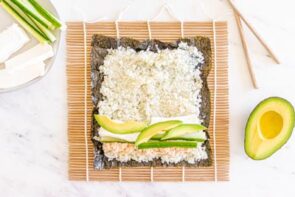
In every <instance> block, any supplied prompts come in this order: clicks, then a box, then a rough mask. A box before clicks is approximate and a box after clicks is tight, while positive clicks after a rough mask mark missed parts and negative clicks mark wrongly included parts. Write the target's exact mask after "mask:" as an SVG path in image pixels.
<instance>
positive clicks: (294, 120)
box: [244, 96, 295, 160]
mask: <svg viewBox="0 0 295 197" xmlns="http://www.w3.org/2000/svg"><path fill="white" fill-rule="evenodd" d="M271 101H276V102H282V103H285V104H286V105H288V106H289V107H290V108H291V109H292V110H291V111H292V112H291V116H292V117H291V124H290V127H289V129H290V131H289V132H287V136H286V137H285V138H284V140H282V142H281V143H279V145H277V146H276V147H274V148H273V150H272V151H269V153H268V154H266V155H265V156H263V157H257V156H255V155H254V154H252V153H250V152H249V151H248V150H247V144H248V143H247V134H248V132H250V131H248V129H249V127H250V124H251V121H252V119H253V118H254V117H255V113H256V112H257V110H259V109H260V108H261V107H262V106H264V105H266V104H267V103H268V102H271ZM294 127H295V109H294V107H293V105H292V104H291V103H290V102H289V101H288V100H286V99H284V98H281V97H278V96H274V97H268V98H266V99H264V100H262V101H261V102H260V103H259V104H257V105H256V107H255V108H254V109H253V110H252V112H251V113H250V116H249V118H248V120H247V123H246V127H245V136H244V151H245V153H246V154H247V155H248V156H249V157H250V158H251V159H253V160H264V159H267V158H269V157H270V156H272V155H273V154H274V153H276V152H277V151H278V150H279V149H280V148H282V147H283V146H284V145H285V144H286V143H287V141H288V140H289V138H290V137H291V135H292V133H293V128H294Z"/></svg>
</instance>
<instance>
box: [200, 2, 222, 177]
mask: <svg viewBox="0 0 295 197" xmlns="http://www.w3.org/2000/svg"><path fill="white" fill-rule="evenodd" d="M198 2H199V4H200V8H201V10H202V12H203V13H204V14H205V15H206V16H207V17H208V18H209V19H210V20H212V31H213V50H214V51H213V53H214V54H213V56H214V95H213V124H212V125H213V126H212V127H213V132H212V133H213V149H214V152H213V157H214V181H215V182H217V181H218V169H217V166H218V163H217V154H216V110H217V106H216V102H217V84H218V83H217V58H216V56H217V52H216V47H217V43H216V20H217V19H215V12H214V10H213V17H211V16H210V15H209V14H208V13H207V11H206V9H205V7H204V4H203V2H202V1H198Z"/></svg>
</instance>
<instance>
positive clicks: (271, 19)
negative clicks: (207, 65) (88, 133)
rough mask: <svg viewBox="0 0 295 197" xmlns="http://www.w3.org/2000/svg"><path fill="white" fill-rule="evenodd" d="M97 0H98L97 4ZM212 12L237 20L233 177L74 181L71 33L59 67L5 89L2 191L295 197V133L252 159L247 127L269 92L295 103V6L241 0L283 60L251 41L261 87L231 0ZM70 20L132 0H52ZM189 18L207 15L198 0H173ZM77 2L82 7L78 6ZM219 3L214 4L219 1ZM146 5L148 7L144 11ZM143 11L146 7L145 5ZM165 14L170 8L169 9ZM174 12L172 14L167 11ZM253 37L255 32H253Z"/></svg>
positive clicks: (1, 100) (134, 8)
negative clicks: (70, 166)
mask: <svg viewBox="0 0 295 197" xmlns="http://www.w3.org/2000/svg"><path fill="white" fill-rule="evenodd" d="M91 1H92V2H91ZM202 1H203V2H204V7H205V8H206V9H207V10H208V13H210V14H211V12H212V8H213V7H214V8H215V10H217V12H216V15H217V17H218V18H219V19H222V20H228V23H229V50H230V51H229V54H230V55H229V77H230V78H229V81H230V132H229V134H230V136H229V137H230V145H231V165H230V179H231V180H230V181H229V182H222V183H213V182H212V183H210V182H201V183H111V182H108V183H99V182H88V183H86V182H70V181H68V180H67V154H68V153H67V151H68V150H67V148H68V146H67V102H66V65H65V59H66V48H65V32H64V33H63V39H62V41H61V48H60V51H59V54H58V57H57V59H56V62H55V65H54V67H53V69H52V70H51V71H50V73H49V74H48V75H47V76H46V77H45V78H44V79H42V80H41V81H40V82H38V83H36V84H34V85H32V86H30V87H27V88H25V89H22V90H18V91H15V92H10V93H5V94H0V136H1V137H0V158H1V161H0V196H5V197H10V196H11V197H15V196H30V197H31V196H38V197H40V196H42V197H43V196H45V197H47V196H48V197H53V196H54V197H55V196H67V197H70V196H134V197H141V196H183V197H184V196H196V195H198V196H201V195H202V194H204V195H206V196H220V194H222V196H241V197H242V196H247V197H251V196H253V197H257V196H260V197H261V196H266V197H270V196H279V195H282V194H284V196H294V195H295V190H293V188H294V183H295V156H294V155H295V145H294V144H295V135H293V136H292V137H291V138H290V140H289V141H288V143H287V144H286V145H285V146H284V147H283V148H282V149H281V150H280V151H279V152H277V153H276V154H275V155H273V156H272V157H271V158H269V159H267V160H264V161H253V160H251V159H249V158H248V157H247V156H246V155H245V153H244V148H243V140H244V126H245V122H246V119H247V118H248V115H249V113H250V112H251V110H252V109H253V107H254V106H255V105H256V104H257V103H258V102H259V101H261V100H262V99H264V98H266V97H269V96H275V95H276V96H281V97H285V98H287V99H288V100H290V101H291V102H292V103H293V104H294V105H295V88H294V84H295V77H294V75H295V55H294V53H295V36H294V35H295V22H294V18H295V12H294V1H292V0H281V1H275V0H260V1H253V0H252V1H246V0H236V1H235V2H236V5H237V6H239V8H240V10H241V11H242V12H243V13H244V15H245V16H246V17H247V18H248V20H249V21H250V22H251V24H253V26H255V28H256V29H257V30H258V31H259V33H260V34H261V35H262V36H263V37H264V38H265V40H267V42H268V43H269V45H270V46H271V47H272V48H273V49H274V51H275V53H276V54H277V55H278V56H279V58H280V60H281V61H282V64H280V65H276V64H274V62H273V61H272V60H271V59H270V58H269V57H268V54H267V53H266V51H265V50H264V49H263V48H262V47H261V46H260V45H259V44H258V42H257V41H256V40H255V39H254V37H253V36H248V37H247V40H248V43H249V45H250V46H251V47H250V49H251V57H252V59H253V61H254V65H255V72H256V74H257V80H258V83H259V86H260V89H258V90H254V89H253V88H252V86H251V81H250V77H249V74H248V71H247V65H246V62H245V58H244V55H243V51H242V47H241V41H240V38H239V36H238V31H237V28H236V25H235V21H234V18H233V15H232V14H229V15H228V13H229V11H230V9H229V6H228V5H227V4H226V1H225V0H210V1H204V0H202ZM52 2H53V3H54V4H55V6H56V8H57V10H58V11H59V13H60V15H61V17H62V19H63V20H65V21H70V20H81V18H82V15H81V14H80V13H79V12H78V11H77V9H75V8H76V7H79V8H80V9H82V10H84V12H85V13H87V14H85V15H84V18H87V19H89V20H94V19H97V18H100V17H106V18H108V19H111V20H114V19H115V18H116V17H117V14H118V12H119V10H121V9H123V8H124V6H126V4H127V3H128V2H129V1H126V0H108V1H106V0H96V1H95V2H94V0H87V1H86V0H83V1H82V0H76V1H71V0H52ZM163 2H164V1H158V0H150V1H144V0H135V1H134V2H133V3H132V4H131V6H130V8H129V9H128V11H127V12H126V13H124V16H122V17H123V19H124V20H136V19H148V18H150V17H151V16H154V15H155V14H156V13H157V12H158V10H159V8H160V6H161V4H163ZM167 2H168V3H169V4H170V5H171V7H172V8H173V10H174V12H175V14H176V15H177V16H178V17H179V18H182V19H183V20H205V19H206V18H204V15H203V14H202V13H201V11H200V9H199V8H200V7H199V5H198V4H197V2H196V1H194V0H182V1H177V0H167ZM75 5H76V6H75ZM213 5H214V6H213ZM143 8H144V9H143ZM139 9H140V12H139V11H138V10H139ZM163 15H165V14H163ZM160 17H167V16H160ZM247 35H250V34H248V33H247Z"/></svg>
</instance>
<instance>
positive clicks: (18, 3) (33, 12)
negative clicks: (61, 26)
mask: <svg viewBox="0 0 295 197" xmlns="http://www.w3.org/2000/svg"><path fill="white" fill-rule="evenodd" d="M10 1H11V2H12V3H14V4H15V5H16V6H17V7H19V8H20V9H21V10H22V11H23V12H24V13H26V14H27V15H29V16H31V17H32V18H34V19H35V20H36V21H38V22H39V23H40V24H41V25H43V26H44V27H46V28H48V29H51V30H54V29H55V26H54V25H53V24H52V23H51V22H50V21H48V20H47V19H46V18H45V17H43V16H42V15H41V14H40V13H39V12H38V11H37V10H35V9H34V7H33V6H30V4H27V3H25V2H24V1H22V0H10Z"/></svg>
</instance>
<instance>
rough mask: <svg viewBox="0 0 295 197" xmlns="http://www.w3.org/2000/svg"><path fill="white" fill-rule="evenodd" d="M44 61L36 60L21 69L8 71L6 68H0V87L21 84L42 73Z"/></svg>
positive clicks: (4, 87)
mask: <svg viewBox="0 0 295 197" xmlns="http://www.w3.org/2000/svg"><path fill="white" fill-rule="evenodd" d="M44 72H45V63H44V62H37V63H34V64H32V65H28V66H26V67H24V68H22V69H19V70H15V71H14V72H10V71H9V70H7V69H2V70H0V89H6V88H12V87H16V86H18V85H22V84H24V83H26V82H28V81H31V80H32V79H35V78H37V77H39V76H42V75H44Z"/></svg>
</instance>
